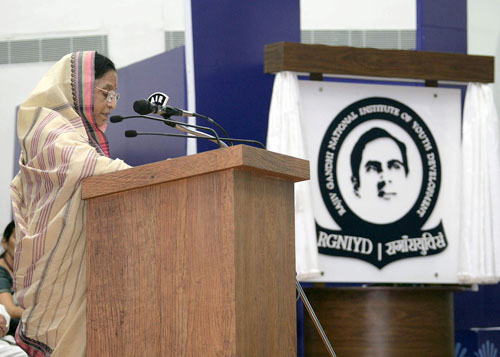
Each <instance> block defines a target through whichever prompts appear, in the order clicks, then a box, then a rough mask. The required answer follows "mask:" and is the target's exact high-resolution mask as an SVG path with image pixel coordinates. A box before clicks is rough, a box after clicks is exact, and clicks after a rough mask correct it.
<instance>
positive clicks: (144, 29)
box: [0, 0, 184, 231]
mask: <svg viewBox="0 0 500 357" xmlns="http://www.w3.org/2000/svg"><path fill="white" fill-rule="evenodd" d="M82 4H83V3H82V2H81V1H71V0H51V1H50V2H46V1H34V0H27V1H16V2H9V1H0V41H6V40H22V39H38V38H47V37H70V36H87V35H108V48H109V57H110V58H111V59H112V60H113V61H114V62H115V64H116V65H117V67H123V66H126V65H128V64H131V63H134V62H137V61H140V60H142V59H144V58H147V57H151V56H154V55H156V54H159V53H161V52H163V51H164V38H163V33H164V31H179V30H181V31H182V30H184V0H143V1H137V0H122V1H120V2H115V1H97V0H86V1H85V6H82ZM52 64H53V63H48V62H44V63H34V64H13V65H0V118H2V124H1V126H0V128H1V130H0V152H1V155H0V167H3V168H4V170H3V174H1V175H0V230H1V231H3V228H4V227H5V225H6V224H7V223H8V221H9V219H10V196H9V183H10V181H11V179H12V167H13V156H14V140H17V137H14V133H15V123H14V119H15V114H16V113H15V108H16V106H17V105H19V104H21V103H22V102H23V101H24V100H25V99H26V98H27V97H28V95H29V93H30V92H31V91H32V90H33V88H34V87H35V86H36V84H37V83H38V81H39V80H40V79H41V78H42V76H43V75H44V74H45V73H46V72H47V71H48V69H49V68H50V67H51V66H52Z"/></svg>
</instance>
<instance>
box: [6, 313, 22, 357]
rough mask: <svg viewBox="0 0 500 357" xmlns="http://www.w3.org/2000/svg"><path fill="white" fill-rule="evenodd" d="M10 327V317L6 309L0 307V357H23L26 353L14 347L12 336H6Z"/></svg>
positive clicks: (14, 342)
mask: <svg viewBox="0 0 500 357" xmlns="http://www.w3.org/2000/svg"><path fill="white" fill-rule="evenodd" d="M9 325H10V316H9V314H8V313H7V309H6V308H5V307H4V306H3V305H0V356H2V357H25V356H27V355H26V353H25V352H24V351H23V350H22V349H21V347H19V346H17V345H16V341H15V340H14V336H11V335H7V331H8V329H9Z"/></svg>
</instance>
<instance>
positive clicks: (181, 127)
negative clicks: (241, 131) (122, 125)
mask: <svg viewBox="0 0 500 357" xmlns="http://www.w3.org/2000/svg"><path fill="white" fill-rule="evenodd" d="M133 118H143V119H149V120H155V121H161V122H163V123H165V124H167V125H168V126H170V127H172V128H175V129H178V130H181V131H184V132H185V133H188V134H192V135H194V136H197V137H203V136H206V138H207V139H209V140H210V139H211V140H215V141H216V142H217V145H218V146H219V147H227V144H226V143H225V142H223V141H221V140H220V138H219V135H218V134H217V132H216V131H215V130H214V129H212V128H209V127H206V126H201V125H194V124H186V123H183V122H179V121H176V120H172V119H161V118H157V117H152V116H149V115H129V116H125V117H124V116H121V115H113V116H112V117H111V118H110V119H109V121H110V122H111V123H119V122H121V121H122V120H124V119H133ZM185 127H190V128H195V129H199V130H206V131H208V132H210V133H212V134H213V136H211V135H209V134H207V133H204V132H199V131H196V130H190V129H188V128H185ZM180 136H185V135H180Z"/></svg>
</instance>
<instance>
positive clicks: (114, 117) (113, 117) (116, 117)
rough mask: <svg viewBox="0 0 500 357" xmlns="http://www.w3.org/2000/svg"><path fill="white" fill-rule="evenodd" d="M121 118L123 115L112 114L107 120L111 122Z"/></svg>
mask: <svg viewBox="0 0 500 357" xmlns="http://www.w3.org/2000/svg"><path fill="white" fill-rule="evenodd" d="M122 120H123V117H122V116H121V115H113V116H112V117H111V118H109V121H110V122H112V123H119V122H121V121H122Z"/></svg>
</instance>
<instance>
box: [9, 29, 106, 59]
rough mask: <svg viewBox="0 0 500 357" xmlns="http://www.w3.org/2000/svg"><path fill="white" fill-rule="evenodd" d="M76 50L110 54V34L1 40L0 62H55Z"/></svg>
mask: <svg viewBox="0 0 500 357" xmlns="http://www.w3.org/2000/svg"><path fill="white" fill-rule="evenodd" d="M75 51H97V52H99V53H101V54H103V55H104V56H108V36H106V35H97V36H79V37H59V38H43V39H32V40H18V41H0V64H13V63H35V62H54V61H58V60H59V59H60V58H61V57H63V56H64V55H66V54H68V53H70V52H75Z"/></svg>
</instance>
